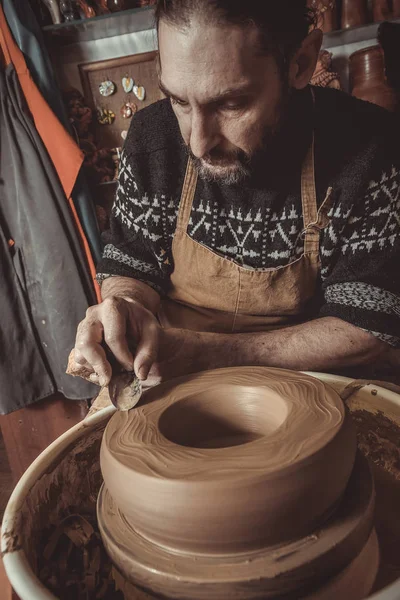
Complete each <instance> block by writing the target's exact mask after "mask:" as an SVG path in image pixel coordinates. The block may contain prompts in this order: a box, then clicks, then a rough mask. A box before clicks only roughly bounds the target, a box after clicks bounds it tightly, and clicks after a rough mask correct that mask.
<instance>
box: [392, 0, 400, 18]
mask: <svg viewBox="0 0 400 600" xmlns="http://www.w3.org/2000/svg"><path fill="white" fill-rule="evenodd" d="M399 17H400V0H393V18H394V19H398V18H399Z"/></svg>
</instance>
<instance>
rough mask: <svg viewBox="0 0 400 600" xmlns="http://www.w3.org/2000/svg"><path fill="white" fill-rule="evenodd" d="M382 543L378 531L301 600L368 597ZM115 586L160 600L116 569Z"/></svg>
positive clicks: (137, 597) (138, 599) (130, 598)
mask: <svg viewBox="0 0 400 600" xmlns="http://www.w3.org/2000/svg"><path fill="white" fill-rule="evenodd" d="M379 558H380V553H379V542H378V539H377V536H376V533H375V531H373V532H372V533H371V536H370V538H369V540H368V542H367V543H366V545H365V546H364V548H363V549H362V551H361V552H360V554H359V555H358V556H357V558H355V559H354V560H353V562H352V563H350V565H349V566H348V567H347V568H346V569H344V571H342V572H341V573H340V574H339V575H337V576H336V577H333V578H332V579H330V580H329V581H328V583H326V584H325V585H323V586H322V587H321V588H319V589H318V590H317V591H316V592H313V593H312V594H310V595H307V596H303V597H302V599H301V600H338V598H340V599H342V600H360V599H363V598H367V597H368V594H369V593H370V591H371V589H372V586H373V584H374V580H375V577H376V573H377V570H378V565H379ZM113 575H114V581H115V585H116V587H117V589H118V590H120V591H121V592H122V593H123V595H124V599H125V600H157V597H156V596H153V595H150V594H149V593H147V592H144V591H143V590H139V589H138V588H137V587H135V586H133V585H132V584H131V583H129V581H127V579H126V578H125V577H123V576H122V575H121V574H120V573H119V572H118V571H117V570H116V569H114V571H113Z"/></svg>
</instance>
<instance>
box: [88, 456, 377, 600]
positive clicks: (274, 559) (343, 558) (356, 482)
mask: <svg viewBox="0 0 400 600" xmlns="http://www.w3.org/2000/svg"><path fill="white" fill-rule="evenodd" d="M373 512H374V486H373V480H372V477H371V472H370V469H369V467H368V465H367V462H366V460H365V459H364V458H363V457H362V456H361V455H358V456H357V459H356V463H355V468H354V470H353V474H352V476H351V479H350V482H349V485H348V488H347V490H346V492H345V495H344V497H343V500H342V502H341V503H340V506H339V507H338V509H337V511H336V512H335V513H334V515H333V516H332V517H331V519H329V521H327V522H326V523H325V524H324V526H322V527H321V528H318V529H316V530H314V531H312V532H310V535H308V536H306V537H304V538H301V539H299V540H296V541H295V542H292V543H288V544H283V545H280V546H275V547H272V548H268V549H262V550H258V551H253V552H250V553H247V554H238V555H231V556H211V555H210V556H195V555H191V554H177V553H176V552H173V551H171V550H168V549H166V548H162V547H161V546H157V545H155V544H153V543H152V542H150V541H148V540H146V539H145V538H144V537H142V536H141V535H140V534H139V533H138V532H137V531H135V529H134V528H133V527H132V525H131V523H130V522H129V521H128V520H127V519H126V518H125V517H124V515H123V514H122V513H121V511H120V510H119V509H118V507H117V506H116V504H115V502H114V501H113V499H112V497H111V496H110V494H109V493H108V491H107V489H106V488H105V487H103V488H102V490H101V492H100V495H99V500H98V522H99V527H100V532H101V534H102V539H103V543H104V544H105V547H106V550H107V553H108V554H109V556H110V558H111V560H112V561H113V563H114V564H115V565H117V566H118V569H119V571H120V572H121V573H122V575H123V576H124V577H125V578H126V579H127V580H128V581H129V582H131V583H135V584H137V585H139V586H140V587H142V588H144V589H148V590H151V591H152V592H153V594H155V595H156V596H158V595H159V596H161V597H167V598H177V599H182V600H183V599H185V600H187V599H190V600H206V599H207V600H217V599H222V598H224V599H225V598H231V599H232V600H233V599H234V600H255V599H257V600H261V599H269V598H271V599H272V598H280V599H282V600H283V599H285V600H286V599H289V598H290V599H294V598H296V599H298V598H301V597H306V596H307V595H308V594H309V593H311V592H313V591H315V589H318V588H319V587H320V586H323V585H325V584H326V580H327V579H329V578H331V577H335V576H337V575H338V574H339V573H341V572H342V571H343V569H346V567H348V565H349V564H350V563H351V562H352V561H353V560H354V559H355V558H356V557H357V556H358V555H359V553H360V552H361V551H362V549H363V548H364V546H365V544H366V543H367V541H368V538H369V537H370V535H371V532H372V529H373ZM376 562H377V561H376ZM375 574H376V573H375ZM373 579H374V578H373ZM372 582H373V580H372ZM128 597H129V596H128ZM362 597H363V596H359V598H362ZM356 598H357V596H353V597H352V598H351V600H356ZM346 600H350V598H349V597H348V596H347V597H346Z"/></svg>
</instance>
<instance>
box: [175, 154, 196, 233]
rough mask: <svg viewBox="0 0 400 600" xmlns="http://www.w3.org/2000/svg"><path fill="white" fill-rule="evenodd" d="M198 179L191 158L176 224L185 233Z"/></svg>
mask: <svg viewBox="0 0 400 600" xmlns="http://www.w3.org/2000/svg"><path fill="white" fill-rule="evenodd" d="M197 177H198V175H197V171H196V168H195V166H194V165H193V161H192V160H191V159H190V158H189V159H188V163H187V167H186V174H185V180H184V183H183V188H182V194H181V201H180V203H179V213H178V219H177V223H176V228H177V230H180V231H183V232H184V233H186V232H187V228H188V225H189V221H190V214H191V212H192V204H193V199H194V194H195V192H196V185H197Z"/></svg>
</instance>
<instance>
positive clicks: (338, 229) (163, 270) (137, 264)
mask: <svg viewBox="0 0 400 600" xmlns="http://www.w3.org/2000/svg"><path fill="white" fill-rule="evenodd" d="M315 98H316V100H315V104H314V105H313V102H312V96H311V94H310V90H309V89H306V90H304V91H302V92H297V93H296V94H295V95H294V97H293V98H292V100H291V102H290V106H289V109H288V111H287V117H286V119H285V122H284V123H283V125H282V129H281V132H280V135H279V136H278V140H277V142H276V144H275V147H274V152H273V153H272V156H271V153H270V152H269V154H268V156H267V155H266V156H265V157H263V155H262V154H260V157H259V158H258V161H257V165H255V167H254V170H253V175H252V177H251V178H249V180H248V181H245V182H242V183H240V184H237V185H229V186H227V185H223V184H216V183H208V182H205V181H202V180H200V179H199V181H198V185H197V190H196V194H195V198H194V201H193V207H192V212H191V218H190V222H189V227H188V234H189V236H191V237H192V238H193V239H194V240H196V241H197V242H199V243H201V244H203V245H204V246H206V247H207V248H210V249H211V250H212V251H214V252H216V253H217V254H219V255H221V256H223V257H225V258H227V259H229V260H232V261H235V262H237V263H238V264H240V265H242V266H246V267H248V268H254V269H265V268H271V267H280V266H283V265H287V264H288V263H290V262H291V261H293V260H295V259H296V258H297V257H299V256H300V255H301V254H302V252H303V240H302V236H301V233H302V230H303V220H302V204H301V193H300V181H301V166H302V163H303V160H304V158H305V155H306V152H307V149H308V147H309V145H310V142H311V136H312V131H314V135H315V144H316V146H315V148H316V160H315V167H316V183H317V196H318V205H321V203H322V202H323V200H324V198H325V196H326V191H327V189H328V187H332V188H333V195H334V205H333V207H332V209H331V211H330V214H329V216H330V219H331V222H330V225H329V227H328V228H327V229H325V230H324V231H323V232H322V233H321V246H320V258H321V273H320V279H319V285H318V293H317V295H316V298H315V302H314V304H313V309H312V314H311V315H310V318H317V317H322V316H324V317H326V316H332V317H337V318H339V319H342V320H344V321H347V322H349V323H352V324H353V325H355V326H357V327H359V328H362V329H364V330H366V331H369V332H371V333H372V334H373V335H375V336H377V337H378V338H380V339H381V340H383V341H385V342H387V343H388V344H390V345H392V346H394V347H397V348H400V271H399V263H400V135H399V134H400V128H399V126H398V122H397V121H396V119H395V117H394V116H392V115H391V114H389V113H387V112H386V111H384V110H383V109H380V108H378V107H376V106H374V105H372V104H369V103H366V102H362V101H360V100H357V99H355V98H352V97H351V96H348V95H347V94H345V93H343V92H339V91H337V90H331V89H319V88H315ZM186 163H187V152H186V149H185V146H184V144H183V141H182V138H181V134H180V131H179V127H178V123H177V120H176V118H175V115H174V113H173V111H172V108H171V105H170V102H169V100H162V101H160V102H157V103H155V104H153V105H151V106H149V107H148V108H146V109H143V110H141V111H140V112H138V113H137V114H136V115H135V117H134V118H133V119H132V123H131V127H130V130H129V134H128V138H127V140H126V144H125V147H124V150H123V156H122V160H121V168H120V173H119V182H118V189H117V193H116V198H115V202H114V206H113V209H112V216H111V225H110V227H111V228H110V231H108V232H106V233H105V234H104V242H105V249H104V255H103V259H102V261H101V262H100V264H99V265H98V279H99V281H101V280H103V279H105V278H106V277H109V276H115V275H122V276H125V277H133V278H136V279H138V280H140V281H142V282H144V283H146V284H148V285H149V286H151V287H152V288H154V289H155V290H156V291H157V292H158V293H159V294H161V295H164V294H167V293H168V288H169V285H170V276H171V273H172V272H173V269H174V261H173V257H172V251H171V248H172V241H173V237H174V232H175V227H176V220H177V214H178V209H179V202H180V195H181V190H182V185H183V179H184V175H185V169H186Z"/></svg>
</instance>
